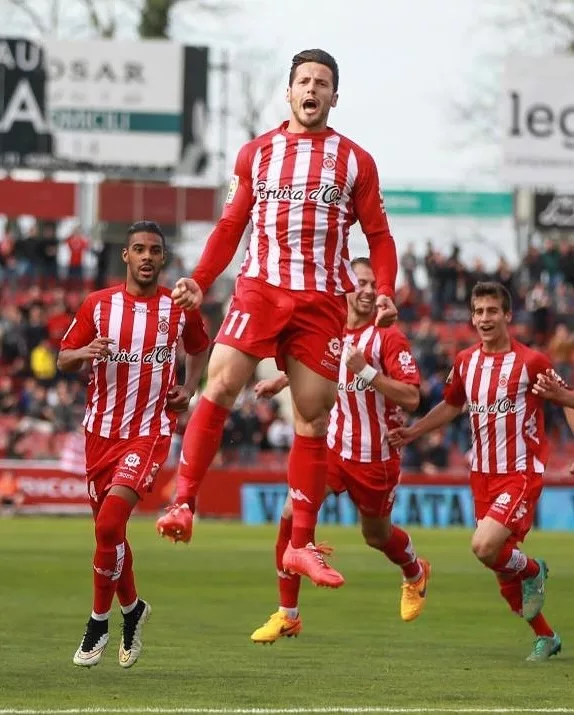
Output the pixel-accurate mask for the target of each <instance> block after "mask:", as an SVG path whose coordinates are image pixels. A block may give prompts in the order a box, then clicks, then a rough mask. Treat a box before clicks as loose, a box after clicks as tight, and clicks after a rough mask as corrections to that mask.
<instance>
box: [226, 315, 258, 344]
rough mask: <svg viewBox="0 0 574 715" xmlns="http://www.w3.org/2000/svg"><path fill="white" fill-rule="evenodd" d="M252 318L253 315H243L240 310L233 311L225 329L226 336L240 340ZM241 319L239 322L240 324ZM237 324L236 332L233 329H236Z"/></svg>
mask: <svg viewBox="0 0 574 715" xmlns="http://www.w3.org/2000/svg"><path fill="white" fill-rule="evenodd" d="M250 317H251V313H242V312H241V311H239V310H232V311H231V313H230V314H229V320H228V323H227V327H226V328H225V331H224V333H223V334H224V335H233V337H234V338H236V339H237V340H239V338H240V337H241V336H242V335H243V331H244V330H245V326H246V325H247V323H248V321H249V318H250ZM238 319H239V322H238ZM236 323H237V327H236V328H235V331H234V330H233V328H234V327H235V324H236Z"/></svg>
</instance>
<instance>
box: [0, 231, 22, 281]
mask: <svg viewBox="0 0 574 715" xmlns="http://www.w3.org/2000/svg"><path fill="white" fill-rule="evenodd" d="M15 251H16V241H15V239H14V234H13V232H12V230H11V228H10V226H9V224H8V223H7V224H6V226H5V228H4V235H3V236H2V237H1V238H0V279H2V281H6V282H7V283H8V284H9V285H10V286H11V288H12V289H13V288H14V285H15V283H16V280H17V278H18V272H17V270H16V256H15Z"/></svg>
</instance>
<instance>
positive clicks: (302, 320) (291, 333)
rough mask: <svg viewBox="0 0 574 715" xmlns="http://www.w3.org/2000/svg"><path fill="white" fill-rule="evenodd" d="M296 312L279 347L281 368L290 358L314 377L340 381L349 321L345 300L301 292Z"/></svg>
mask: <svg viewBox="0 0 574 715" xmlns="http://www.w3.org/2000/svg"><path fill="white" fill-rule="evenodd" d="M293 300H294V301H295V306H296V307H295V310H294V311H293V314H292V316H291V318H290V320H289V323H288V325H287V329H286V330H285V331H284V332H283V333H282V334H281V336H280V338H279V344H278V356H279V359H280V363H281V364H280V367H281V368H283V365H284V364H285V363H286V362H287V358H288V357H291V358H294V359H295V360H297V361H298V362H300V363H302V364H303V365H305V366H306V367H308V368H309V369H311V370H312V371H313V372H314V373H316V374H318V375H321V376H323V377H325V378H327V379H328V380H332V381H334V382H337V381H338V377H339V363H340V359H341V353H342V335H343V331H344V327H345V322H346V317H347V302H346V298H345V297H344V296H332V295H328V294H326V293H319V292H316V291H308V292H304V291H298V292H297V295H296V296H295V297H294V298H293Z"/></svg>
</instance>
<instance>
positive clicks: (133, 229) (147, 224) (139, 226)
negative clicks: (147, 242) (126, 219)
mask: <svg viewBox="0 0 574 715" xmlns="http://www.w3.org/2000/svg"><path fill="white" fill-rule="evenodd" d="M136 233H155V235H156V236H159V237H160V238H161V245H162V247H163V250H164V251H165V250H166V248H167V246H166V241H165V236H164V233H163V231H162V230H161V228H160V226H159V224H158V223H156V222H155V221H146V220H145V219H144V220H142V221H136V222H135V223H132V225H131V226H130V227H129V228H128V230H127V232H126V246H129V245H130V238H131V237H132V236H133V235H134V234H136Z"/></svg>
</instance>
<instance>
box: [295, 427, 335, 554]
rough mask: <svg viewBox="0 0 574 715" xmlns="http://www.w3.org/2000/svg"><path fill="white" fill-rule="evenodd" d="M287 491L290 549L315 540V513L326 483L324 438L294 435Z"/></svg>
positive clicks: (298, 547)
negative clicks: (291, 503)
mask: <svg viewBox="0 0 574 715" xmlns="http://www.w3.org/2000/svg"><path fill="white" fill-rule="evenodd" d="M287 482H288V484H289V494H290V495H291V500H292V501H293V528H292V534H291V544H292V546H293V548H294V549H300V548H302V547H304V546H307V544H308V543H309V542H312V543H314V542H315V525H316V524H317V515H318V513H319V509H320V508H321V504H322V503H323V499H324V498H325V486H326V484H327V443H326V441H325V437H302V436H301V435H298V434H296V435H295V437H294V439H293V446H292V447H291V452H290V454H289V464H288V468H287Z"/></svg>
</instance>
